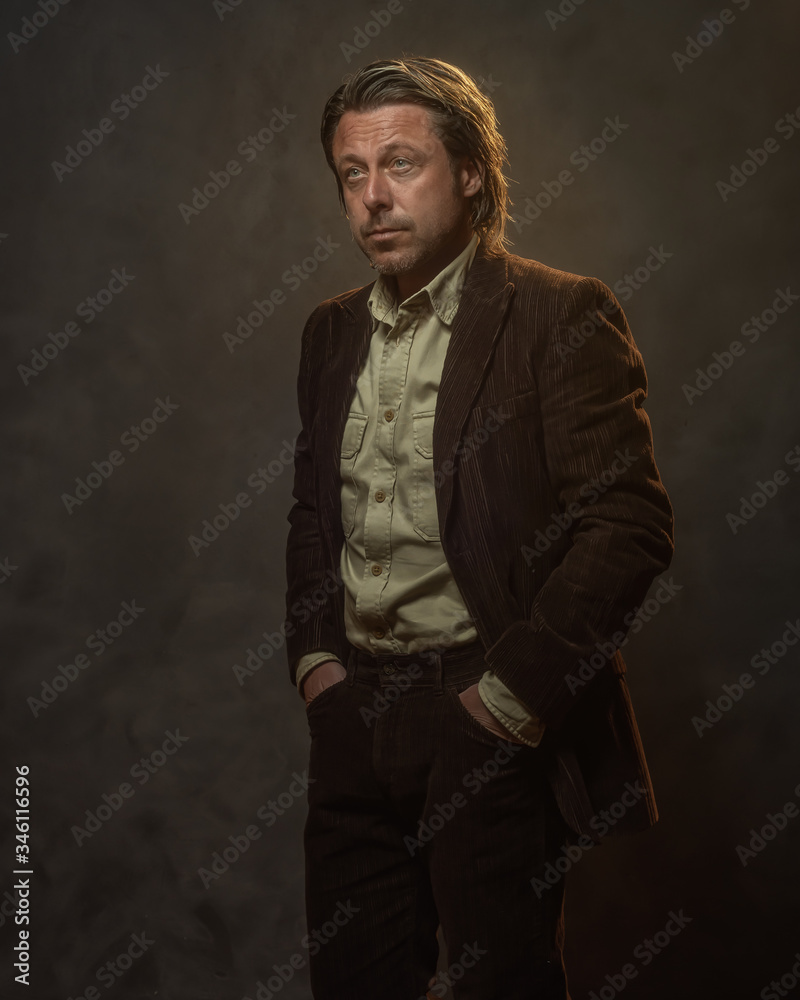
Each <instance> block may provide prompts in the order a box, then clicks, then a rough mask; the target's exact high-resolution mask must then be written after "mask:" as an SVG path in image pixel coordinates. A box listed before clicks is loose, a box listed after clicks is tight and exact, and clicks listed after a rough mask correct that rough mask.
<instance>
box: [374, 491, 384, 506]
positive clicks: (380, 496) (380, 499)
mask: <svg viewBox="0 0 800 1000" xmlns="http://www.w3.org/2000/svg"><path fill="white" fill-rule="evenodd" d="M375 499H376V500H377V501H378V503H383V501H384V500H385V499H386V494H385V493H384V492H383V490H378V491H377V493H376V494H375Z"/></svg>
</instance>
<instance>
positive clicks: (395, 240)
mask: <svg viewBox="0 0 800 1000" xmlns="http://www.w3.org/2000/svg"><path fill="white" fill-rule="evenodd" d="M333 159H334V163H335V165H336V169H337V171H338V174H339V178H340V180H341V183H342V189H343V191H344V199H345V206H346V208H347V215H348V218H349V220H350V229H351V230H352V233H353V238H354V239H355V241H356V243H357V244H358V245H359V247H361V249H362V250H363V252H364V253H365V254H366V256H367V258H368V259H369V261H370V263H371V264H372V266H373V267H374V268H375V269H376V270H377V271H379V272H380V273H382V274H393V275H396V276H397V285H398V290H399V292H400V293H401V295H402V297H403V298H407V297H408V296H409V295H411V294H413V293H414V292H415V291H417V290H419V289H420V288H422V287H423V286H424V285H425V284H427V283H428V282H429V281H430V280H431V279H432V278H433V277H435V276H436V275H437V274H438V273H439V271H441V270H442V268H443V267H446V266H447V264H449V263H450V261H451V260H453V259H454V258H455V257H457V256H458V254H459V253H460V252H461V251H462V250H463V249H464V247H465V246H466V245H467V243H468V242H469V239H470V237H471V235H472V229H471V227H470V223H469V202H470V198H471V196H472V195H473V194H475V193H476V192H477V191H478V190H479V189H480V186H481V179H480V174H479V173H478V170H477V167H476V166H475V164H474V163H473V162H472V161H471V160H468V159H467V158H466V157H464V158H463V160H462V162H461V163H460V164H458V165H457V168H456V170H455V172H454V171H453V169H452V168H451V165H450V160H449V159H448V156H447V151H446V150H445V147H444V144H443V143H442V141H441V139H439V137H438V136H437V135H436V133H435V132H434V131H433V128H432V126H431V119H430V114H429V112H428V110H427V109H426V108H423V107H421V106H420V105H417V104H387V105H384V106H383V107H380V108H376V109H375V110H373V111H346V112H345V113H344V114H343V115H342V117H341V119H340V121H339V126H338V128H337V130H336V134H335V135H334V139H333Z"/></svg>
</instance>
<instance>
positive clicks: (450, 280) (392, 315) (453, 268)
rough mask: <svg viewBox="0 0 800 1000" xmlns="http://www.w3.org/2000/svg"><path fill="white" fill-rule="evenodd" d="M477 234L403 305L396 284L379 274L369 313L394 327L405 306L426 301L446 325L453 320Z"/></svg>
mask: <svg viewBox="0 0 800 1000" xmlns="http://www.w3.org/2000/svg"><path fill="white" fill-rule="evenodd" d="M478 242H479V241H478V234H477V233H474V234H473V236H472V239H471V240H470V241H469V243H468V244H467V245H466V246H465V247H464V249H463V250H462V251H461V253H460V254H459V255H458V257H456V258H455V259H454V260H452V261H450V263H449V264H448V265H447V267H445V268H443V269H442V270H441V271H440V272H439V273H438V274H437V275H436V277H435V278H432V279H431V280H430V281H429V282H428V284H427V285H425V286H424V287H422V288H420V290H419V291H418V292H415V293H414V294H413V295H409V297H408V298H407V299H405V300H404V301H403V302H401V303H399V304H398V303H397V300H396V299H395V291H394V287H393V286H394V282H392V281H389V280H388V278H387V276H386V275H385V274H379V275H378V278H377V280H376V282H375V285H374V286H373V289H372V292H371V293H370V297H369V299H368V303H367V304H368V305H369V309H370V312H371V313H372V315H373V316H374V318H375V319H376V320H378V322H379V323H388V324H389V325H390V326H394V324H395V322H396V321H397V313H398V311H399V310H400V308H401V307H402V306H405V305H408V304H411V303H414V302H419V303H420V304H424V303H425V300H426V299H427V300H428V302H430V305H431V308H432V309H433V311H434V312H435V313H436V315H437V316H438V317H439V319H440V320H441V321H442V322H443V323H444V324H445V325H447V326H450V324H451V323H452V321H453V317H454V316H455V314H456V311H457V309H458V304H459V301H460V299H461V290H462V288H463V287H464V281H465V280H466V277H467V271H468V270H469V268H470V265H471V264H472V260H473V258H474V256H475V251H476V250H477V248H478Z"/></svg>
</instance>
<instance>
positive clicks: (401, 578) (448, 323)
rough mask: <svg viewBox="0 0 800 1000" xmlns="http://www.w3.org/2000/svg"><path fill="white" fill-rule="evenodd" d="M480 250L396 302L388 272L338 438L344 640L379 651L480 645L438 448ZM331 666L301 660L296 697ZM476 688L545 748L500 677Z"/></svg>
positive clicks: (380, 283) (373, 305)
mask: <svg viewBox="0 0 800 1000" xmlns="http://www.w3.org/2000/svg"><path fill="white" fill-rule="evenodd" d="M477 246H478V237H477V235H474V236H473V237H472V239H471V240H470V242H469V244H468V245H467V246H466V247H465V248H464V250H463V251H462V253H461V254H459V255H458V257H456V258H455V260H453V261H452V262H451V263H450V264H449V265H448V266H447V267H445V268H444V269H443V270H442V271H440V272H439V274H438V275H437V276H436V277H435V278H433V280H432V281H430V282H429V283H428V284H427V285H425V287H424V288H421V289H420V290H419V291H418V292H416V293H414V294H413V295H410V296H409V297H408V298H407V299H405V301H404V302H402V303H400V304H398V303H397V301H396V299H395V295H394V281H393V280H389V279H387V278H386V277H385V276H384V275H380V276H379V277H378V279H377V281H376V282H375V285H374V287H373V290H372V293H371V295H370V297H369V302H368V305H369V309H370V312H371V313H372V316H373V319H374V326H373V332H372V338H371V340H370V345H369V352H368V354H367V358H366V361H365V363H364V366H363V368H362V369H361V371H360V373H359V376H358V380H357V383H356V390H355V395H354V396H353V400H352V402H351V405H350V412H349V414H348V417H347V423H346V425H345V429H344V434H343V437H342V449H341V458H340V474H341V482H342V493H341V499H342V504H341V510H342V528H343V530H344V535H345V541H344V545H343V546H342V551H341V560H340V561H341V570H342V581H343V583H344V600H345V605H344V617H345V629H346V634H347V638H348V640H349V641H350V642H351V643H352V644H353V645H354V646H356V647H357V648H359V649H363V650H365V651H366V652H369V653H372V654H373V655H375V654H377V653H398V654H403V653H415V652H417V651H419V650H423V649H429V648H431V647H436V648H437V649H440V650H441V649H444V648H447V647H451V646H460V645H464V644H466V643H469V642H472V641H474V640H475V639H476V638H477V634H478V633H477V631H476V629H475V626H474V625H473V623H472V621H471V619H470V617H469V613H468V611H467V608H466V607H465V605H464V602H463V599H462V597H461V593H460V591H459V589H458V587H457V586H456V582H455V579H454V578H453V574H452V572H451V570H450V567H449V565H448V563H447V559H446V558H445V554H444V550H443V548H442V545H441V540H440V536H439V525H438V519H437V509H436V493H435V489H434V477H433V449H432V439H433V419H434V411H435V409H436V397H437V393H438V390H439V381H440V379H441V374H442V368H443V365H444V358H445V354H446V352H447V346H448V344H449V342H450V332H451V329H452V324H453V320H454V318H455V315H456V312H457V311H458V306H459V302H460V299H461V290H462V288H463V285H464V281H465V279H466V275H467V271H468V270H469V267H470V265H471V263H472V259H473V257H474V255H475V251H476V249H477ZM325 660H339V658H338V657H337V656H335V655H334V654H332V653H327V652H321V651H317V652H314V653H308V654H306V655H305V656H302V657H300V659H299V661H298V668H297V685H298V690H299V689H300V685H301V684H302V680H303V677H304V676H305V675H306V674H307V673H308V671H309V670H311V669H312V668H313V667H314V666H317V665H318V664H319V663H321V662H323V661H325ZM339 662H341V661H339ZM478 692H479V694H480V696H481V699H482V701H483V702H484V703H485V704H486V706H487V708H488V709H489V710H490V711H491V712H492V714H493V715H494V716H495V717H496V718H497V719H498V720H499V721H500V722H501V723H502V724H503V725H504V726H505V727H506V728H507V729H508V730H509V731H510V732H512V733H513V734H514V735H515V736H516V737H517V738H518V739H520V740H522V741H524V742H525V743H527V744H528V745H530V746H537V745H538V743H539V741H540V740H541V738H542V735H543V732H544V727H543V726H542V724H541V723H540V722H539V721H538V720H537V719H536V717H535V716H534V715H533V714H532V713H531V712H530V711H529V710H528V709H527V708H526V707H525V706H524V705H523V704H522V703H521V702H520V701H519V700H518V699H517V698H515V697H514V695H512V694H511V692H510V691H509V690H508V688H507V687H506V686H505V685H504V684H503V683H502V682H501V681H500V679H499V678H498V677H497V676H496V675H495V674H494V673H493V672H492V671H490V670H487V671H486V672H485V673H484V674H483V676H482V677H481V679H480V682H479V687H478Z"/></svg>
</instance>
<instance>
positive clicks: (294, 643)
mask: <svg viewBox="0 0 800 1000" xmlns="http://www.w3.org/2000/svg"><path fill="white" fill-rule="evenodd" d="M329 316H330V314H329V310H328V307H327V304H326V303H322V305H320V306H318V307H317V308H316V309H315V310H314V312H313V313H312V314H311V316H310V317H309V319H308V321H307V322H306V325H305V327H304V329H303V336H302V340H301V346H300V368H299V372H298V377H297V402H298V408H299V411H300V433H299V434H298V436H297V442H296V444H295V454H294V488H293V490H292V496H293V497H294V499H295V503H294V505H293V506H292V508H291V510H290V511H289V515H288V521H289V525H290V527H289V535H288V539H287V543H286V581H287V590H286V619H285V621H284V630H285V635H286V653H287V658H288V661H289V677H290V680H291V682H292V684H295V685H296V684H297V677H296V671H297V667H298V661H299V660H300V658H301V657H302V656H304V655H305V654H307V653H312V652H317V651H320V652H323V651H324V652H327V651H329V650H338V649H339V645H340V644H339V639H338V632H337V629H336V625H335V622H334V616H333V608H332V604H333V602H332V601H331V600H330V597H329V593H328V589H327V587H326V586H324V585H325V584H328V583H329V580H330V575H329V574H328V575H326V573H325V565H324V562H323V546H322V541H321V538H320V528H319V520H318V516H317V499H316V487H315V483H316V476H315V470H314V454H313V437H314V414H315V413H316V412H317V407H316V401H315V398H314V387H313V378H312V367H311V364H310V359H311V356H312V341H313V340H314V337H315V335H318V334H319V333H320V332H323V333H324V324H325V323H326V322H329ZM320 594H323V595H324V596H323V597H320V596H319V595H320Z"/></svg>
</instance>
